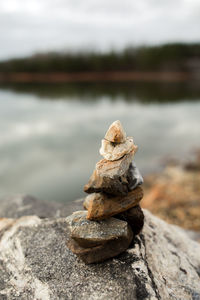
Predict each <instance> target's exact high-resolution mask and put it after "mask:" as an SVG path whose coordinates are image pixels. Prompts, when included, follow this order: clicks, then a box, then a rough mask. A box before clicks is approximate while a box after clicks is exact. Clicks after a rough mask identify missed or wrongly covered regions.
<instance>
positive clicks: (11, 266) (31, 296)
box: [0, 211, 200, 300]
mask: <svg viewBox="0 0 200 300" xmlns="http://www.w3.org/2000/svg"><path fill="white" fill-rule="evenodd" d="M144 214H145V224H144V228H143V231H142V233H140V234H139V235H138V236H137V237H136V238H135V240H134V243H133V244H132V246H131V248H130V249H128V250H127V251H126V252H124V253H123V254H121V255H119V256H118V257H117V258H114V259H110V260H108V261H106V262H104V263H101V264H94V265H85V264H84V263H83V262H82V261H80V260H79V259H78V258H77V257H76V256H75V255H74V254H72V252H71V251H70V250H68V249H67V247H66V240H68V238H69V233H68V231H67V226H66V219H65V218H59V219H40V218H38V217H34V216H29V217H22V218H20V219H18V220H5V219H3V220H1V221H0V228H1V229H0V299H2V300H3V299H6V300H36V299H40V300H41V299H42V300H49V299H50V300H65V299H76V300H79V299H80V300H82V299H89V300H95V299H101V300H102V299H119V300H124V299H127V300H135V299H159V300H160V299H163V300H165V299H167V300H182V299H184V300H187V299H193V300H194V299H200V284H199V282H200V244H199V243H197V242H195V241H192V240H191V239H190V238H189V237H188V235H187V234H186V233H185V231H184V230H182V229H180V228H179V227H176V226H172V225H169V224H167V223H165V222H164V221H162V220H160V219H158V218H156V217H154V216H153V215H152V214H150V213H149V212H147V211H144Z"/></svg>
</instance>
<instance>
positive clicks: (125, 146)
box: [99, 137, 137, 161]
mask: <svg viewBox="0 0 200 300" xmlns="http://www.w3.org/2000/svg"><path fill="white" fill-rule="evenodd" d="M132 151H133V152H134V153H135V152H136V151H137V146H136V145H134V143H133V138H132V137H127V138H126V141H125V142H124V143H112V142H110V141H108V140H106V139H103V140H102V141H101V148H100V150H99V153H100V154H101V155H102V156H103V157H104V158H105V159H107V160H111V161H113V160H118V159H120V158H121V157H123V156H124V155H125V154H128V153H130V152H132Z"/></svg>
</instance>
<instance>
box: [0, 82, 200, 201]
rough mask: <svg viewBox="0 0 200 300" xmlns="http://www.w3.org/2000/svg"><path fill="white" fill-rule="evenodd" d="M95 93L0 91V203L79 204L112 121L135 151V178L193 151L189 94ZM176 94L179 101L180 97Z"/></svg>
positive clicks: (198, 124) (196, 110)
mask: <svg viewBox="0 0 200 300" xmlns="http://www.w3.org/2000/svg"><path fill="white" fill-rule="evenodd" d="M86 87H87V88H86ZM97 87H98V85H97V86H96V87H95V88H94V86H93V87H92V88H91V86H84V87H83V86H79V88H78V85H62V86H60V85H53V86H52V85H51V86H47V85H37V86H23V85H19V86H13V87H12V88H11V87H9V88H8V87H6V88H1V89H0V137H1V138H0V159H1V162H0V196H3V195H8V194H11V193H29V194H32V195H34V196H37V197H39V198H41V199H46V200H54V201H70V200H73V199H76V198H78V197H80V196H82V195H83V192H82V187H83V185H84V184H85V183H86V182H87V180H88V178H89V176H90V174H91V172H92V170H93V168H94V165H95V162H96V161H97V160H98V159H100V155H99V154H98V149H99V147H100V140H101V138H102V137H103V135H104V133H105V131H106V129H107V127H108V126H109V125H110V123H111V122H113V121H114V120H116V119H120V120H121V121H122V124H123V125H124V127H125V129H126V131H127V134H128V135H133V136H134V140H135V143H136V144H137V145H138V146H139V152H138V153H137V154H136V156H135V161H136V163H137V165H138V166H139V168H140V170H141V171H142V173H143V174H145V173H147V172H151V171H154V170H157V169H158V168H159V165H160V161H161V159H162V158H163V157H165V156H166V155H172V156H173V157H179V158H184V157H185V156H186V155H188V153H189V151H190V150H191V149H193V148H195V147H198V146H199V133H200V121H199V115H200V101H199V100H200V93H198V90H197V89H192V87H191V86H189V87H186V86H185V85H182V86H179V85H175V84H173V85H171V87H170V86H169V85H167V86H162V87H161V86H160V87H158V85H157V89H156V88H155V89H154V90H152V88H153V87H152V86H149V85H146V87H145V86H144V85H140V84H138V85H135V86H133V85H132V86H131V85H130V86H129V87H128V88H127V87H126V89H123V88H121V87H120V85H115V86H114V85H110V86H109V85H108V86H107V90H106V89H105V90H104V89H103V87H102V86H101V88H100V89H99V90H98V89H97ZM154 87H155V86H154ZM179 89H180V93H178V91H179ZM183 90H185V95H186V96H187V97H186V96H181V95H182V94H183ZM108 91H111V92H112V93H109V92H108ZM148 91H149V101H148ZM161 91H162V92H161ZM164 91H166V92H164ZM156 93H157V95H156ZM127 95H128V97H127ZM144 95H145V96H144ZM166 95H168V97H169V100H171V102H169V101H167V99H165V98H166V97H167V96H166ZM181 97H182V98H181ZM52 99H54V100H56V101H52ZM124 99H126V100H127V99H128V101H125V100H124ZM72 100H73V101H72ZM141 100H142V101H141ZM154 100H155V101H154ZM158 100H160V101H158ZM161 100H162V101H161ZM165 100H166V101H165ZM172 100H173V101H172ZM174 100H179V101H178V102H176V101H174ZM181 100H182V101H181Z"/></svg>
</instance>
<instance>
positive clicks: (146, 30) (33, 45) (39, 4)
mask: <svg viewBox="0 0 200 300" xmlns="http://www.w3.org/2000/svg"><path fill="white" fill-rule="evenodd" d="M199 12H200V2H199V1H198V0H168V1H164V0H140V1H132V0H123V1H121V0H109V1H107V0H96V1H93V0H84V1H80V0H57V1H56V0H43V1H40V0H29V1H26V0H7V1H2V2H0V42H1V47H0V59H6V58H9V57H13V56H23V55H29V54H31V53H34V52H38V51H46V50H63V49H73V48H79V49H80V48H87V47H94V48H100V49H108V48H110V47H117V48H122V47H124V46H126V45H130V44H133V45H134V44H135V45H138V44H144V43H145V44H149V43H150V44H155V43H163V42H168V41H199V40H200V31H199V28H200V13H199Z"/></svg>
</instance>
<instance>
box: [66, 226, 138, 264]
mask: <svg viewBox="0 0 200 300" xmlns="http://www.w3.org/2000/svg"><path fill="white" fill-rule="evenodd" d="M132 239H133V232H132V230H131V228H130V226H129V225H127V235H126V236H125V235H124V236H121V237H119V238H116V239H112V240H110V241H108V242H106V243H104V244H102V245H98V246H95V247H91V248H84V247H81V246H80V245H79V244H78V243H77V242H76V241H75V240H74V239H70V240H69V241H68V243H67V246H68V248H69V249H70V250H71V251H72V252H73V253H74V254H76V255H77V256H78V257H79V258H81V259H82V260H83V261H84V262H85V263H86V264H92V263H97V262H102V261H104V260H107V259H109V258H112V257H115V256H117V255H119V254H120V253H122V252H124V251H125V250H126V249H128V247H129V245H130V243H131V241H132Z"/></svg>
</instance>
